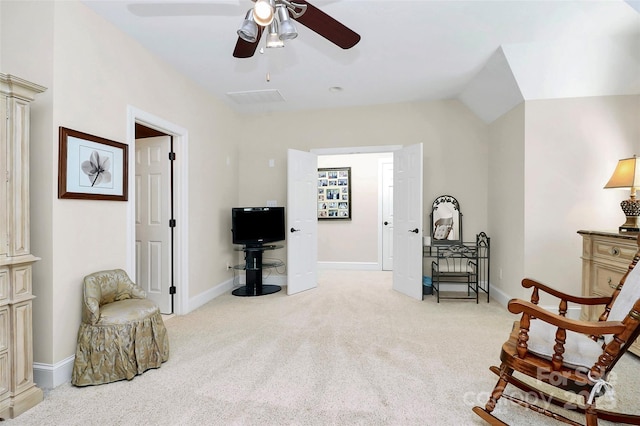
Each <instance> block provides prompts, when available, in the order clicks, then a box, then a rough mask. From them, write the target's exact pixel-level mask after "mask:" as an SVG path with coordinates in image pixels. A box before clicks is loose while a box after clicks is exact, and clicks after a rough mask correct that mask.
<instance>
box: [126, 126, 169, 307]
mask: <svg viewBox="0 0 640 426" xmlns="http://www.w3.org/2000/svg"><path fill="white" fill-rule="evenodd" d="M135 141H136V145H135V153H136V155H135V158H136V164H135V175H134V176H135V182H136V193H135V205H136V225H135V227H136V229H135V230H136V237H135V240H136V256H135V257H136V276H135V282H136V284H138V285H139V286H140V287H142V289H143V290H144V291H145V292H146V293H147V297H148V298H149V299H150V300H152V301H153V302H155V303H156V304H157V305H158V306H159V308H160V312H162V313H163V314H172V313H173V294H175V290H176V287H175V285H174V280H173V259H174V250H173V247H174V244H173V237H174V236H173V229H174V227H175V226H174V225H175V218H174V217H173V214H172V213H173V210H174V209H173V162H174V161H175V160H174V158H175V155H174V153H173V138H172V137H171V136H169V135H167V134H165V133H163V132H160V131H157V130H155V129H151V128H149V127H145V126H143V125H142V124H139V123H136V138H135Z"/></svg>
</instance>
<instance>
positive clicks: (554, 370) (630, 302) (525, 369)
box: [473, 238, 640, 426]
mask: <svg viewBox="0 0 640 426" xmlns="http://www.w3.org/2000/svg"><path fill="white" fill-rule="evenodd" d="M639 244H640V238H639ZM639 259H640V251H638V252H637V253H636V255H635V257H634V259H633V261H632V262H631V265H629V269H628V271H627V272H626V274H625V275H624V277H622V279H621V280H620V284H619V285H618V287H617V288H616V290H615V291H614V292H613V294H612V295H611V297H599V296H592V297H576V296H570V295H567V294H564V293H561V292H559V291H556V290H554V289H552V288H550V287H547V286H545V285H544V284H540V283H538V282H536V281H533V280H529V279H524V280H523V281H522V285H523V286H524V287H525V288H533V294H532V297H531V302H527V301H524V300H519V299H513V300H511V301H510V302H509V305H508V309H509V311H510V312H512V313H514V314H520V313H521V314H522V317H521V319H520V322H519V323H518V322H516V323H515V324H514V329H513V332H512V333H511V336H510V338H509V340H508V341H507V342H506V343H504V345H503V346H502V352H501V354H500V360H501V361H502V364H501V365H500V368H498V367H495V366H493V367H490V370H491V371H492V372H493V373H495V374H496V375H498V376H499V377H500V378H499V380H498V383H497V384H496V386H495V388H494V389H493V392H492V393H491V396H490V398H489V401H488V402H487V404H486V405H485V407H484V408H482V407H478V406H476V407H474V408H473V411H474V412H475V413H476V414H477V415H479V416H480V417H482V418H483V419H484V420H486V421H487V422H488V423H489V424H491V425H506V423H504V422H502V421H501V420H499V419H498V418H496V417H495V416H494V415H493V414H492V411H493V410H494V409H495V408H496V404H497V403H498V400H499V399H500V397H503V398H504V399H507V400H509V401H512V402H514V403H516V404H518V405H521V406H523V407H526V408H529V409H532V410H533V411H536V412H538V413H542V414H545V415H547V416H549V417H552V418H554V419H556V420H559V421H561V422H563V423H567V424H571V425H580V423H577V422H575V421H573V420H571V419H569V418H567V417H565V416H562V415H560V414H559V413H556V412H554V411H551V410H549V409H548V408H545V407H540V406H537V405H534V404H532V403H530V402H529V401H525V400H523V399H519V398H516V397H514V396H512V395H507V394H503V392H504V390H505V387H506V386H507V385H508V384H511V385H514V386H515V387H517V388H519V389H521V390H523V391H524V392H527V393H528V395H534V396H536V397H538V398H539V400H541V401H546V402H550V403H551V404H553V405H557V406H560V407H563V408H565V409H569V410H571V411H575V412H578V413H581V414H584V415H585V418H586V424H587V426H596V425H597V424H598V419H602V420H608V421H612V422H617V423H624V424H634V425H640V415H632V414H622V413H616V412H612V411H606V410H602V409H598V408H596V399H597V398H598V397H599V396H602V395H603V394H605V393H606V392H607V391H608V388H609V387H610V385H609V384H608V383H607V382H606V380H607V378H608V376H609V373H610V372H611V370H612V369H613V368H614V367H615V365H616V363H617V362H618V360H619V359H620V357H622V355H623V354H624V353H625V352H626V350H627V348H628V347H629V346H630V345H631V344H632V343H633V342H634V340H635V339H636V337H637V336H638V334H640V267H638V268H635V266H636V264H637V263H638V260H639ZM541 290H542V291H544V292H545V293H548V294H551V295H553V296H555V297H557V298H558V299H560V303H559V313H558V314H555V313H552V312H549V311H546V310H544V309H542V308H540V307H539V306H538V301H539V291H541ZM567 302H572V303H578V304H581V305H602V304H606V307H605V310H604V312H603V313H602V315H601V316H600V318H599V321H596V322H588V321H577V320H572V319H568V318H566V317H565V314H566V312H567ZM514 372H517V373H521V374H524V375H526V376H529V377H532V378H534V379H536V380H538V381H540V382H544V383H547V384H549V385H551V386H553V387H555V388H558V389H561V390H564V391H568V392H572V393H574V394H576V395H578V396H580V397H582V398H583V399H584V403H582V404H580V403H579V402H580V399H579V398H578V402H575V401H571V402H570V401H568V400H565V399H563V398H561V397H558V396H556V395H555V393H554V395H553V396H552V395H550V394H549V393H547V392H545V391H543V390H541V389H538V388H537V387H534V386H532V385H530V384H528V383H525V381H523V380H521V379H519V378H518V377H515V376H514V375H513V373H514ZM527 399H528V398H527Z"/></svg>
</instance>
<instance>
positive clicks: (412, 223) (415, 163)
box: [393, 144, 422, 300]
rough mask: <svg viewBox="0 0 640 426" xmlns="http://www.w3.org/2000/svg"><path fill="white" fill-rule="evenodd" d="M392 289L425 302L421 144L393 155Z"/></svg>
mask: <svg viewBox="0 0 640 426" xmlns="http://www.w3.org/2000/svg"><path fill="white" fill-rule="evenodd" d="M393 183H394V202H393V218H394V222H395V223H394V227H393V228H394V229H393V248H394V267H393V288H394V290H397V291H399V292H401V293H404V294H406V295H407V296H409V297H413V298H414V299H420V300H422V144H416V145H411V146H408V147H405V148H402V149H401V150H398V151H396V152H394V155H393Z"/></svg>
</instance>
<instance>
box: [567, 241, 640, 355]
mask: <svg viewBox="0 0 640 426" xmlns="http://www.w3.org/2000/svg"><path fill="white" fill-rule="evenodd" d="M578 234H580V235H582V294H583V295H586V296H609V295H611V294H612V293H613V290H614V289H615V288H616V287H617V286H618V284H619V283H620V279H621V278H622V276H623V275H624V274H625V273H626V272H627V269H629V264H630V263H631V261H632V260H633V257H634V256H635V254H636V252H637V251H638V234H636V233H618V232H615V231H578ZM603 309H604V306H602V305H600V306H583V307H582V312H581V315H580V319H581V320H588V321H597V320H598V317H599V316H600V314H601V313H602V312H603ZM629 351H630V352H632V353H634V354H636V355H639V356H640V339H637V340H636V341H635V342H634V343H633V345H631V347H630V348H629Z"/></svg>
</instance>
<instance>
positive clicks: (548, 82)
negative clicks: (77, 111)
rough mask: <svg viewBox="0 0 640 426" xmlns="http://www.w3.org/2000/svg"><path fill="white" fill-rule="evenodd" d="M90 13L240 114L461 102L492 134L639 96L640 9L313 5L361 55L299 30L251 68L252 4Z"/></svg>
mask: <svg viewBox="0 0 640 426" xmlns="http://www.w3.org/2000/svg"><path fill="white" fill-rule="evenodd" d="M84 3H85V4H86V5H87V6H88V7H90V8H91V9H93V10H94V11H95V12H97V13H98V14H100V15H102V16H103V17H104V18H105V19H107V20H109V21H110V22H112V23H113V24H114V25H115V26H117V27H119V28H120V29H121V30H122V31H124V32H126V33H128V34H130V35H131V36H132V37H133V38H135V39H136V40H138V41H139V42H140V43H141V44H142V45H144V46H145V47H146V48H148V49H149V50H150V51H152V52H154V53H155V54H157V55H158V56H159V57H161V58H163V59H164V60H165V61H166V62H167V63H169V64H171V65H173V66H174V67H175V68H177V69H178V70H180V71H181V72H182V73H184V74H185V75H187V76H189V77H190V78H191V79H193V80H194V81H196V82H197V83H198V84H200V85H201V86H202V87H203V88H204V89H205V90H208V91H210V92H211V93H212V94H213V95H215V96H216V97H218V98H219V99H220V100H222V101H223V102H225V103H227V104H228V105H229V106H230V107H231V108H233V109H234V110H236V111H238V112H240V113H262V112H272V111H293V110H303V109H318V108H340V107H349V106H361V105H372V104H384V103H396V102H413V101H424V100H437V99H452V98H459V99H460V100H461V101H462V102H464V103H465V104H466V105H467V106H469V107H470V108H471V109H472V110H473V111H474V112H475V113H476V114H478V116H480V117H481V118H482V119H483V120H485V121H486V122H491V121H493V120H494V119H495V118H497V117H499V116H500V115H502V114H503V113H504V112H506V111H508V110H509V109H511V108H512V107H513V106H515V105H517V104H518V103H519V102H522V101H523V100H530V99H553V98H565V97H582V96H601V95H623V94H638V93H640V12H639V10H640V7H638V4H639V3H640V1H639V0H627V1H624V0H602V1H598V0H593V1H586V0H580V1H571V0H562V1H560V0H559V1H536V0H534V1H477V0H472V1H430V0H425V1H419V0H415V1H398V0H393V1H391V0H315V1H311V3H312V4H313V5H315V6H316V7H318V8H320V9H321V10H322V11H324V12H325V13H327V14H329V15H331V16H332V17H333V18H335V19H337V20H338V21H340V22H341V23H343V24H345V25H346V26H348V27H349V28H351V29H353V30H354V31H355V32H357V33H358V34H360V35H361V37H362V40H361V41H360V43H358V44H357V45H356V46H355V47H353V48H351V49H349V50H342V49H340V48H339V47H337V46H335V45H333V44H331V43H330V42H328V41H327V40H326V39H324V38H322V37H320V36H319V35H318V34H316V33H314V32H312V31H311V30H309V29H308V28H306V27H304V26H302V25H298V33H299V36H298V37H297V38H296V39H294V40H288V41H286V42H285V47H284V48H280V49H263V53H256V54H255V55H254V56H253V57H251V58H246V59H238V58H234V57H233V56H232V52H233V49H234V46H235V43H236V40H237V35H236V30H237V29H238V27H239V25H240V24H241V22H242V19H243V17H244V15H245V12H246V11H247V10H248V9H249V8H250V7H252V5H253V3H252V2H251V1H250V0H209V1H207V0H199V1H198V2H189V0H183V1H180V0H173V1H170V0H120V1H106V0H85V1H84ZM335 87H339V88H341V89H342V90H335V89H334V90H330V89H331V88H335Z"/></svg>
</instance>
